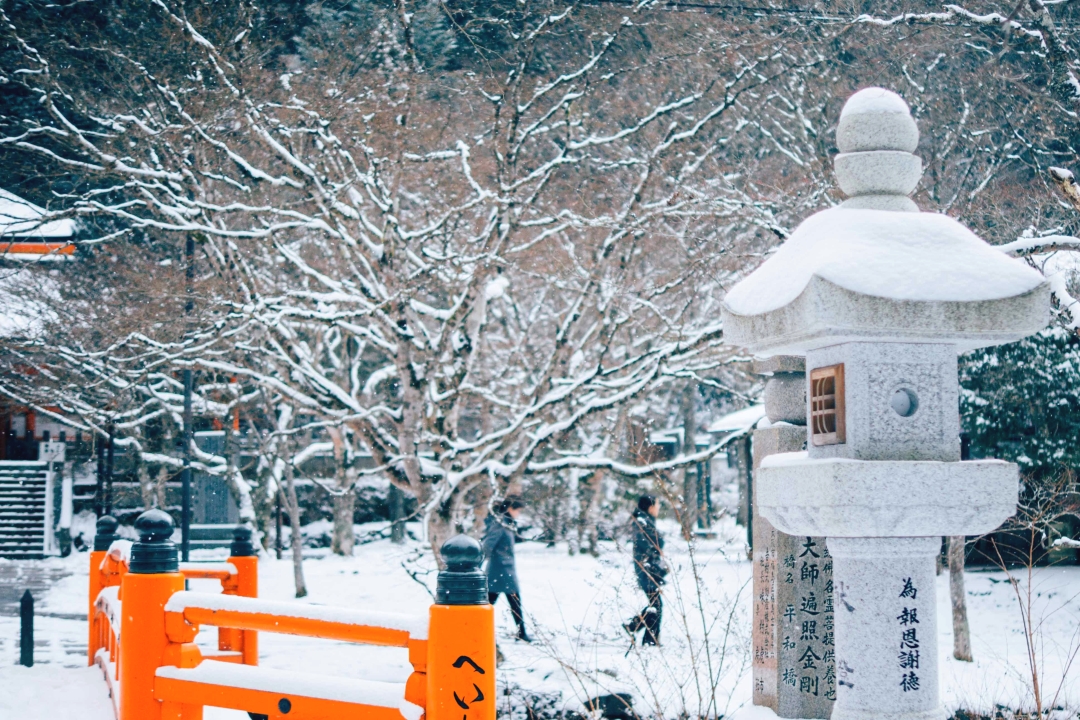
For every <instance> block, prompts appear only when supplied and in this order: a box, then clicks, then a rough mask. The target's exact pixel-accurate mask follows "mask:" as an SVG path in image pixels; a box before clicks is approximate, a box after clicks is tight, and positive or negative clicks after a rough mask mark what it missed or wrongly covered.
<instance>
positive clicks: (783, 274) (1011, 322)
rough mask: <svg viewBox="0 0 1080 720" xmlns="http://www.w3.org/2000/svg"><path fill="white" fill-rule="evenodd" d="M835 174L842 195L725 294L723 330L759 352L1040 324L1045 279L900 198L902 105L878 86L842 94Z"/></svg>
mask: <svg viewBox="0 0 1080 720" xmlns="http://www.w3.org/2000/svg"><path fill="white" fill-rule="evenodd" d="M836 138H837V147H838V148H839V149H840V154H839V155H837V156H836V158H835V166H834V167H835V172H836V177H837V181H838V183H839V185H840V189H841V190H843V191H844V193H845V194H846V195H847V196H848V199H847V200H845V201H844V202H843V203H842V204H841V205H840V206H838V207H835V208H830V209H828V210H824V211H822V212H819V213H816V214H814V215H812V216H811V217H809V218H807V219H806V220H805V221H803V223H802V224H800V225H799V227H798V228H796V230H795V232H793V233H792V234H791V236H790V237H789V238H788V239H787V240H786V241H785V242H784V244H783V245H781V246H780V248H779V250H777V252H776V253H774V254H773V255H772V257H770V258H769V259H768V260H766V261H765V262H764V263H763V264H762V265H761V267H759V268H758V269H757V270H755V271H754V272H753V273H751V274H750V275H749V276H747V277H746V278H745V279H743V280H742V281H741V282H739V283H738V284H737V285H735V287H733V288H732V289H731V290H730V291H729V292H728V294H727V296H726V297H725V298H724V307H723V311H724V334H725V339H726V340H727V341H728V342H730V343H731V344H733V345H738V346H742V347H746V348H748V349H750V350H751V351H753V352H755V353H756V354H758V355H762V356H769V355H777V354H784V355H804V354H805V353H806V350H807V349H813V348H817V347H825V346H827V345H834V344H837V343H842V342H850V341H853V340H867V341H873V340H877V341H895V342H939V343H940V342H945V343H954V344H956V345H957V346H958V347H959V348H961V349H971V348H976V347H983V346H987V345H996V344H1000V343H1005V342H1011V341H1014V340H1018V339H1020V338H1022V337H1026V336H1027V335H1030V334H1032V333H1034V332H1037V331H1038V330H1039V329H1041V328H1043V327H1045V326H1046V324H1047V322H1048V321H1049V312H1050V303H1049V285H1048V283H1047V282H1046V279H1045V278H1044V277H1043V276H1042V275H1041V274H1040V273H1038V272H1037V271H1036V270H1034V269H1032V268H1030V267H1028V266H1027V265H1025V264H1024V263H1023V262H1022V261H1019V260H1015V259H1012V258H1009V257H1007V256H1006V255H1004V254H1003V253H1001V252H998V251H997V250H995V249H994V248H993V247H991V246H990V245H988V244H987V243H986V242H985V241H983V240H982V239H980V238H979V237H978V236H977V235H975V233H973V232H971V231H970V230H969V229H968V228H966V227H964V226H963V225H962V224H961V223H959V222H957V221H956V220H954V219H953V218H950V217H948V216H946V215H940V214H937V213H923V212H919V208H918V206H917V205H915V203H914V202H913V201H912V200H911V199H910V198H909V197H908V195H909V194H911V193H912V192H913V191H914V190H915V187H916V186H917V185H918V182H919V179H920V178H921V176H922V162H921V160H920V159H919V158H918V157H916V156H915V155H913V154H912V151H913V150H914V149H915V147H916V146H917V145H918V140H919V132H918V128H917V127H916V126H915V121H914V120H913V119H912V117H911V114H910V111H909V110H908V107H907V104H906V103H905V102H904V101H903V100H902V99H901V98H900V96H899V95H896V94H895V93H892V92H889V91H888V90H883V89H881V88H867V89H865V90H861V91H859V92H858V93H856V94H855V95H853V96H852V97H851V99H849V100H848V102H847V104H846V105H845V106H844V111H843V112H842V113H841V116H840V123H839V125H838V126H837V130H836Z"/></svg>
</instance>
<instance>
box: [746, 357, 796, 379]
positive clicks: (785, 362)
mask: <svg viewBox="0 0 1080 720" xmlns="http://www.w3.org/2000/svg"><path fill="white" fill-rule="evenodd" d="M752 367H753V370H752V372H753V373H754V374H755V375H773V374H775V373H799V374H804V373H805V372H806V359H805V358H803V357H802V356H800V355H772V356H770V357H765V358H755V359H754V362H753V365H752Z"/></svg>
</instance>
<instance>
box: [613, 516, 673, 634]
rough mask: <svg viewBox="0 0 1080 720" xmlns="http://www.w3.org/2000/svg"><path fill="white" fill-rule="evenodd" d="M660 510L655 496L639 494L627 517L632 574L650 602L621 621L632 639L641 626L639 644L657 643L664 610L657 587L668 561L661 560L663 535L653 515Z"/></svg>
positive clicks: (661, 583)
mask: <svg viewBox="0 0 1080 720" xmlns="http://www.w3.org/2000/svg"><path fill="white" fill-rule="evenodd" d="M659 512H660V503H658V502H657V501H656V498H655V497H653V496H652V495H642V496H641V497H640V498H639V499H638V506H637V510H635V511H634V516H633V518H632V519H631V521H630V523H631V527H632V528H633V531H634V574H635V575H636V576H637V581H638V587H640V588H641V589H642V591H643V592H644V593H645V596H646V597H647V598H648V599H649V604H648V605H646V606H645V608H644V609H643V610H642V611H641V612H639V613H638V614H637V615H635V616H634V617H633V618H631V619H630V622H628V623H626V624H625V625H623V628H624V629H625V630H626V631H627V632H628V633H630V636H631V637H633V638H634V639H635V641H636V640H637V634H636V633H637V632H638V631H639V630H642V629H644V630H645V635H644V637H643V638H642V640H641V644H642V645H659V644H660V620H661V618H662V616H663V612H664V601H663V598H662V597H661V595H660V588H661V586H662V585H663V584H664V578H665V576H666V575H667V565H666V563H665V562H664V538H663V537H662V536H661V535H660V533H659V531H657V529H656V516H657V515H658V514H659Z"/></svg>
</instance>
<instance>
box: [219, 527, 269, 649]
mask: <svg viewBox="0 0 1080 720" xmlns="http://www.w3.org/2000/svg"><path fill="white" fill-rule="evenodd" d="M228 562H230V563H232V565H233V567H235V568H236V577H235V578H231V579H230V580H229V582H228V584H225V583H223V584H222V592H223V593H224V594H226V595H239V596H240V597H250V598H254V597H258V596H259V555H258V552H256V548H255V545H254V544H252V542H251V528H249V527H247V526H245V525H240V526H238V527H237V528H236V529H235V530H233V541H232V544H231V545H230V546H229V560H228ZM218 649H219V650H239V651H240V653H241V662H242V663H243V664H244V665H258V664H259V633H258V632H256V631H255V630H235V629H232V628H219V629H218Z"/></svg>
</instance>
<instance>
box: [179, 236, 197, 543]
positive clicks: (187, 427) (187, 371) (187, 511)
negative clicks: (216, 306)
mask: <svg viewBox="0 0 1080 720" xmlns="http://www.w3.org/2000/svg"><path fill="white" fill-rule="evenodd" d="M184 255H185V256H186V259H187V269H186V271H185V273H184V295H185V296H186V300H185V302H184V318H185V320H186V321H187V324H188V325H189V329H190V324H191V311H192V310H193V309H194V307H195V295H194V293H195V288H194V286H193V285H194V281H195V236H194V235H190V234H189V235H188V236H187V243H186V245H185V246H184ZM191 383H192V378H191V368H190V367H186V368H184V432H183V438H184V439H183V443H184V470H183V472H182V473H181V475H180V483H181V501H180V538H181V539H180V558H181V560H183V561H184V562H187V561H188V554H189V552H190V550H191V440H192V432H193V428H192V427H191V425H192V419H191Z"/></svg>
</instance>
